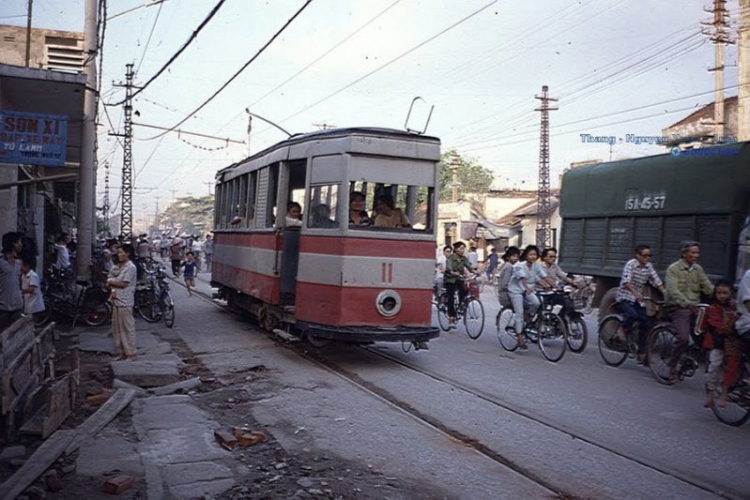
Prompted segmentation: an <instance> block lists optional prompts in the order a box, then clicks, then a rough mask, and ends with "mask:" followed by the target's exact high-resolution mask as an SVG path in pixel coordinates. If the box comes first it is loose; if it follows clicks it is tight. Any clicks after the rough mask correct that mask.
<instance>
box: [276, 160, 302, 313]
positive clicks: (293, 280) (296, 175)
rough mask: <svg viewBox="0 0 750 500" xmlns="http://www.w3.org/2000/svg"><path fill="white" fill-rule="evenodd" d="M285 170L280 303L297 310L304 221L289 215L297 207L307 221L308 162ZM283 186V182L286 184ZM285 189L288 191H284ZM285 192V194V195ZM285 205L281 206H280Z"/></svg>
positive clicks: (290, 166)
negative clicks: (300, 247)
mask: <svg viewBox="0 0 750 500" xmlns="http://www.w3.org/2000/svg"><path fill="white" fill-rule="evenodd" d="M286 166H287V168H286V169H285V170H284V173H285V174H286V175H285V177H286V181H287V182H286V183H285V185H284V186H282V193H281V194H282V196H281V197H280V198H279V199H280V200H286V204H285V205H284V206H279V207H278V210H277V211H278V212H283V213H284V214H285V215H284V217H281V218H280V219H281V220H283V221H284V224H283V226H282V231H281V234H282V245H281V258H280V261H278V262H279V274H280V275H281V289H280V294H279V299H280V301H281V305H282V306H293V305H294V302H295V292H296V289H297V269H298V267H299V245H300V228H301V222H302V221H301V219H298V220H295V217H296V212H294V213H295V215H294V216H289V215H286V214H287V212H288V209H289V207H290V205H291V204H293V203H297V204H299V206H300V209H301V213H300V217H304V216H305V214H306V212H307V210H305V208H306V207H305V177H306V172H305V171H306V168H307V165H306V161H305V160H299V161H291V162H289V163H288V164H287V165H286ZM282 182H283V180H282ZM284 188H285V189H284ZM284 191H285V192H284ZM279 205H281V204H279Z"/></svg>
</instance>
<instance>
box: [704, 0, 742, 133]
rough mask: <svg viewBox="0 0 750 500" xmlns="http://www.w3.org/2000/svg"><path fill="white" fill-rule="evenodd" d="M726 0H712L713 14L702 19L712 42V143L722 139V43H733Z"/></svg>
mask: <svg viewBox="0 0 750 500" xmlns="http://www.w3.org/2000/svg"><path fill="white" fill-rule="evenodd" d="M726 3H727V2H726V0H714V6H713V9H711V10H706V12H708V13H709V14H713V19H712V20H711V21H704V22H703V23H702V24H703V25H704V26H706V28H705V29H704V31H703V33H704V34H706V35H708V37H709V39H710V40H711V41H712V42H713V44H714V67H713V68H709V71H713V72H714V88H715V92H714V119H713V126H714V143H721V142H725V141H724V125H725V121H724V45H727V44H732V43H734V42H733V41H732V39H731V37H730V30H729V22H728V21H727V15H728V12H727V8H726Z"/></svg>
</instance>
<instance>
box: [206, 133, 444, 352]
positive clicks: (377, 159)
mask: <svg viewBox="0 0 750 500" xmlns="http://www.w3.org/2000/svg"><path fill="white" fill-rule="evenodd" d="M439 160H440V141H439V139H437V138H434V137H428V136H422V135H415V134H411V133H406V132H403V131H398V130H391V129H380V128H342V129H333V130H325V131H320V132H313V133H309V134H304V135H298V136H293V137H291V138H289V139H288V140H285V141H283V142H280V143H278V144H276V145H274V146H272V147H270V148H268V149H266V150H264V151H262V152H260V153H257V154H255V155H253V156H251V157H250V158H247V159H246V160H243V161H241V162H239V163H236V164H234V165H231V166H229V167H227V168H224V169H223V170H220V171H219V172H218V173H217V175H216V207H215V208H216V210H215V214H216V215H215V224H214V234H215V241H214V256H213V274H212V283H213V285H214V286H216V287H218V288H219V290H220V294H221V295H222V296H223V297H224V298H225V299H226V300H227V301H228V302H229V304H230V306H232V307H234V308H239V309H244V310H248V311H250V312H251V313H253V314H255V315H257V317H258V319H259V320H260V322H261V325H262V326H263V327H264V328H266V329H268V330H272V329H274V328H277V327H280V328H283V329H285V330H287V331H292V332H293V333H295V334H303V335H306V336H307V337H308V338H309V339H310V340H311V341H313V342H314V341H319V340H322V339H336V340H344V341H350V342H374V341H409V342H424V341H427V340H429V339H432V338H435V337H437V336H438V334H439V331H438V329H437V328H434V327H432V321H431V318H432V310H431V293H432V292H431V290H432V286H433V280H434V273H435V226H436V223H437V185H438V177H437V176H438V168H437V165H438V162H439ZM352 193H354V196H351V195H352ZM362 195H363V196H364V206H362V197H363V196H362ZM350 199H352V200H353V201H351V206H350ZM389 200H390V201H392V203H390V207H388V206H387V205H388V203H387V202H388V201H389ZM292 202H297V203H299V205H301V207H302V216H301V220H295V219H290V218H289V217H287V207H288V206H289V204H290V203H292ZM383 203H385V205H386V206H383ZM378 207H380V209H381V214H382V217H378V216H380V215H381V214H379V213H377V210H378ZM350 208H352V209H353V212H352V213H358V214H362V210H364V212H366V213H364V214H363V215H364V218H365V220H366V218H367V217H369V218H370V220H372V221H374V224H371V225H358V224H354V223H353V221H352V220H351V219H350ZM390 209H393V210H390ZM399 211H400V212H401V213H400V214H398V212H399ZM394 213H395V214H397V215H396V216H395V218H394ZM387 215H389V216H390V217H388V216H387ZM404 216H405V217H404ZM358 218H360V217H356V216H354V219H358ZM394 220H395V221H397V222H399V223H400V224H398V225H399V226H400V227H388V226H395V225H397V224H395V223H393V221H394Z"/></svg>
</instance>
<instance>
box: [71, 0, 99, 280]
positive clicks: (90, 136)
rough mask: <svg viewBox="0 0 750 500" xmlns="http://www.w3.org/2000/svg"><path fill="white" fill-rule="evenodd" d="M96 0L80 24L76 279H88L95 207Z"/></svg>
mask: <svg viewBox="0 0 750 500" xmlns="http://www.w3.org/2000/svg"><path fill="white" fill-rule="evenodd" d="M98 14H99V13H98V10H97V1H96V0H86V10H85V20H86V23H85V25H84V40H83V44H84V54H85V56H86V59H85V65H84V68H83V71H84V73H85V75H86V90H85V94H84V100H83V127H82V133H81V167H80V172H79V176H78V214H77V219H78V221H77V222H78V256H77V258H76V274H77V276H78V278H79V279H82V280H88V279H89V278H90V273H91V271H90V269H89V266H90V265H91V245H92V244H93V241H94V232H95V230H96V225H95V224H94V211H95V210H96V208H95V207H96V203H95V202H96V171H95V162H96V103H97V93H98V92H99V91H98V89H97V78H96V53H97V50H98V45H99V42H98V33H97V21H98V19H97V18H98Z"/></svg>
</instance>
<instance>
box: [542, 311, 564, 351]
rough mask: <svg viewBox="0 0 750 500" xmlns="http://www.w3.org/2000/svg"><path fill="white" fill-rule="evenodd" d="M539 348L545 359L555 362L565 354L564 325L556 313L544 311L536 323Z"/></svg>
mask: <svg viewBox="0 0 750 500" xmlns="http://www.w3.org/2000/svg"><path fill="white" fill-rule="evenodd" d="M536 330H537V332H538V335H539V349H540V350H541V351H542V356H544V357H545V359H546V360H547V361H551V362H553V363H557V362H558V361H560V360H561V359H562V357H563V355H565V347H566V345H567V341H566V340H565V339H566V337H567V336H568V335H567V332H566V329H565V325H564V324H563V322H562V320H561V319H560V317H559V316H557V315H556V314H552V313H549V312H545V313H543V314H542V315H541V317H540V318H539V320H538V321H537V323H536Z"/></svg>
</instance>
